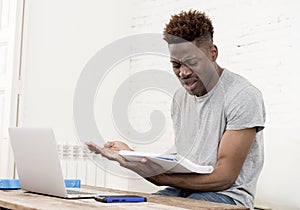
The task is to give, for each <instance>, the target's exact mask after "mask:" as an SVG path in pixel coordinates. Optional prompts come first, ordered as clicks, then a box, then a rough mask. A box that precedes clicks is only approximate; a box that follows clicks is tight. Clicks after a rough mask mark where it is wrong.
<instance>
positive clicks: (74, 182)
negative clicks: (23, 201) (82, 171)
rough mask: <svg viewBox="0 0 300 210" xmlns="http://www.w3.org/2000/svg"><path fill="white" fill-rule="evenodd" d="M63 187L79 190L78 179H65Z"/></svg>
mask: <svg viewBox="0 0 300 210" xmlns="http://www.w3.org/2000/svg"><path fill="white" fill-rule="evenodd" d="M65 185H66V187H69V188H80V179H65Z"/></svg>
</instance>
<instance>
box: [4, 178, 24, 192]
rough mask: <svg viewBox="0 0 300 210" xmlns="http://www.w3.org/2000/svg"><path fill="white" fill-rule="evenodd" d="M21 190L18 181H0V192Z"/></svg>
mask: <svg viewBox="0 0 300 210" xmlns="http://www.w3.org/2000/svg"><path fill="white" fill-rule="evenodd" d="M18 189H21V186H20V181H19V180H18V179H0V190H18Z"/></svg>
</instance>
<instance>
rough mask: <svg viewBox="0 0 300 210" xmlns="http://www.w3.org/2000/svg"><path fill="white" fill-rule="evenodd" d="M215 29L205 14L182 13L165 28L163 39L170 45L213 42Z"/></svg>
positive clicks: (172, 18)
mask: <svg viewBox="0 0 300 210" xmlns="http://www.w3.org/2000/svg"><path fill="white" fill-rule="evenodd" d="M213 34H214V27H213V25H212V22H211V20H210V19H209V17H207V16H206V14H205V13H204V12H199V11H197V10H189V11H181V12H180V13H179V14H177V15H173V16H172V17H171V19H170V21H169V23H168V24H166V27H165V28H164V32H163V38H164V40H166V41H167V42H168V43H169V44H173V43H179V42H183V41H190V42H192V41H206V40H211V41H212V40H213Z"/></svg>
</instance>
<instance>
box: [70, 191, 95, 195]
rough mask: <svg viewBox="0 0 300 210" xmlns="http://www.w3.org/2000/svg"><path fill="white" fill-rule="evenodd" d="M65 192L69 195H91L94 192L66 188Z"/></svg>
mask: <svg viewBox="0 0 300 210" xmlns="http://www.w3.org/2000/svg"><path fill="white" fill-rule="evenodd" d="M67 194H69V195H78V194H84V195H93V194H95V193H92V192H83V191H78V190H67Z"/></svg>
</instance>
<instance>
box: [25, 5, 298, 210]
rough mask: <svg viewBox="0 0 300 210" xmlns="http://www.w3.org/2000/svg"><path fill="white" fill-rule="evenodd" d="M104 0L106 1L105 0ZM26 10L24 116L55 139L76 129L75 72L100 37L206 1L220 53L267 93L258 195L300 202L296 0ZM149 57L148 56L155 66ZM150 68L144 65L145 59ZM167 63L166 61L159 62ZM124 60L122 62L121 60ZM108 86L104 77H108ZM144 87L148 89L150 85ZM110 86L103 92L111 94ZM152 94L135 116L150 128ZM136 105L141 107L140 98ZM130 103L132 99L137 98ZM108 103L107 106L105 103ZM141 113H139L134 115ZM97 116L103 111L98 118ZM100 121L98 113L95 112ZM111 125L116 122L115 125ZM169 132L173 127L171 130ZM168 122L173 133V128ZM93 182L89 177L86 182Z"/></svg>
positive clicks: (151, 26) (293, 205)
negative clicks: (47, 127)
mask: <svg viewBox="0 0 300 210" xmlns="http://www.w3.org/2000/svg"><path fill="white" fill-rule="evenodd" d="M104 2H105V3H104ZM26 4H27V7H26V10H25V17H26V22H25V23H26V25H25V40H24V41H25V46H24V57H23V76H24V78H23V79H24V82H25V83H24V95H23V98H22V103H23V107H22V112H21V113H22V116H21V122H22V124H25V125H28V124H35V125H36V124H48V125H50V126H52V127H54V129H55V132H56V136H57V139H58V141H59V142H66V141H67V142H70V143H72V142H73V140H74V139H75V138H76V136H75V132H74V128H73V119H72V106H73V105H72V102H73V94H74V89H75V85H76V82H77V79H78V77H79V74H80V72H81V70H82V69H83V67H84V65H85V64H86V63H87V61H88V60H89V58H91V56H93V55H94V54H95V53H96V52H97V51H98V50H99V49H101V48H102V47H103V46H105V45H107V44H109V43H111V42H112V41H114V40H116V39H118V38H121V37H124V36H126V35H128V34H132V33H141V32H157V33H161V32H162V29H163V27H164V24H165V23H166V22H167V21H168V19H169V17H170V14H173V13H174V12H178V11H181V10H184V9H190V8H194V9H198V10H203V11H206V12H207V14H208V15H209V16H210V17H211V19H212V20H213V23H214V26H215V44H216V45H217V46H218V47H219V59H218V62H219V64H220V65H221V66H223V67H226V68H229V69H230V70H232V71H234V72H237V73H239V74H241V75H243V76H245V77H247V78H248V79H249V80H250V81H252V82H253V83H254V84H255V85H256V86H257V87H258V88H259V89H260V90H261V91H262V93H263V95H264V98H265V104H266V108H267V123H266V129H265V131H264V132H265V152H266V161H265V167H264V170H263V172H262V175H261V179H260V181H259V184H258V190H257V200H256V202H257V203H258V204H262V205H266V206H271V207H273V208H274V209H299V208H300V203H299V201H300V199H299V195H298V193H297V191H298V187H300V183H299V175H300V169H299V164H298V160H300V155H299V153H298V152H297V149H298V147H297V146H299V144H300V139H299V137H298V136H297V133H296V132H297V131H298V130H300V123H298V122H297V117H298V116H299V115H300V100H299V98H298V97H297V94H298V92H299V87H298V86H297V83H298V81H299V79H298V78H299V76H300V73H299V71H297V69H296V62H297V58H298V51H299V50H300V45H299V41H298V39H297V38H298V37H299V35H300V27H299V22H298V19H299V18H300V17H299V13H298V12H297V11H298V10H299V9H300V8H299V5H300V4H299V3H298V2H297V1H296V0H287V1H284V0H274V1H271V2H270V1H267V0H249V1H244V2H243V3H241V1H238V0H229V1H223V2H220V1H217V0H210V1H196V0H194V1H183V0H178V1H172V0H166V1H158V0H151V1H150V0H139V1H137V0H136V1H127V2H126V3H125V2H123V1H116V0H115V1H97V0H89V1H84V0H81V1H79V0H77V1H71V0H64V1H59V0H54V1H47V0H27V1H26ZM139 62H140V60H139V59H138V58H137V59H135V60H130V61H128V63H129V64H130V66H131V68H130V69H127V70H126V71H128V74H127V73H125V72H123V73H120V71H121V70H120V69H126V66H127V64H128V63H127V64H126V62H125V64H121V65H120V66H119V70H116V71H119V73H116V74H111V75H110V76H111V80H112V81H114V82H116V83H118V82H121V81H122V79H123V77H125V76H126V75H129V74H132V73H134V72H136V71H137V70H139V67H138V66H139V65H140V64H138V63H139ZM152 65H153V63H150V64H148V67H149V68H150V67H152ZM145 67H146V68H147V65H146V66H143V68H145ZM159 68H165V69H168V68H169V67H168V66H166V67H162V66H160V67H159ZM116 69H118V68H116ZM116 83H114V88H112V89H107V90H106V89H105V90H106V91H105V90H104V91H103V90H102V92H101V97H103V98H105V100H106V101H105V103H104V104H103V103H102V102H101V100H102V99H103V98H101V97H100V98H96V102H95V104H97V105H99V107H100V106H101V107H102V108H103V110H104V111H103V110H102V111H101V110H100V109H99V110H95V112H96V114H97V116H102V117H101V120H103V121H105V122H107V125H105V126H107V127H105V126H104V127H103V128H102V129H103V130H105V131H104V132H103V134H104V136H105V137H107V138H112V139H118V138H119V137H120V135H119V134H118V133H117V132H114V131H113V130H115V128H114V127H113V125H111V112H110V111H109V110H110V105H109V103H108V102H109V101H110V100H111V95H110V94H109V93H110V92H111V91H113V90H114V89H115V88H116V87H115V86H116ZM105 87H107V86H105ZM145 93H146V92H145ZM106 94H107V95H106ZM151 94H152V93H150V95H147V94H146V95H147V97H146V95H141V96H139V98H137V101H136V102H135V103H133V107H135V108H134V109H133V111H132V110H131V111H130V110H129V111H130V112H131V113H132V115H130V116H131V119H132V123H133V125H136V126H140V128H141V129H147V126H148V125H147V119H148V115H149V110H148V109H144V112H145V114H146V115H145V116H146V117H145V118H143V120H141V121H140V124H135V123H139V120H138V119H140V118H141V116H142V115H141V114H140V112H139V111H141V110H142V109H143V108H142V107H144V106H143V105H147V104H148V102H146V100H148V101H149V97H151ZM164 97H165V96H159V97H154V102H157V103H155V104H154V105H157V104H159V105H160V106H161V107H164V108H163V109H164V113H167V112H168V111H169V110H168V108H166V107H167V106H168V100H169V98H168V97H167V98H165V99H163V100H162V101H160V99H162V98H164ZM139 106H140V107H139ZM133 107H132V108H133ZM106 110H108V111H107V112H106ZM138 114H140V115H138ZM98 119H99V118H98ZM98 123H99V121H98ZM109 129H111V131H109ZM168 132H169V134H170V136H172V132H171V131H168ZM168 132H167V133H168ZM97 170H98V169H95V168H94V171H95V173H94V177H92V178H91V179H92V180H96V181H95V182H96V183H99V184H104V185H106V186H112V187H121V188H129V189H138V190H144V191H151V190H153V189H154V187H153V186H152V185H148V184H145V183H144V182H143V181H139V182H136V181H132V180H129V181H126V180H123V179H119V178H118V177H114V176H111V175H109V174H107V175H106V178H103V179H105V180H103V179H101V180H97V179H98V178H97V177H99V174H101V172H99V174H98V176H97ZM90 183H91V182H90Z"/></svg>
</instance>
